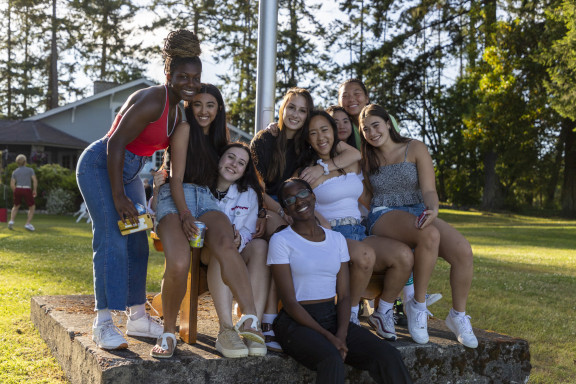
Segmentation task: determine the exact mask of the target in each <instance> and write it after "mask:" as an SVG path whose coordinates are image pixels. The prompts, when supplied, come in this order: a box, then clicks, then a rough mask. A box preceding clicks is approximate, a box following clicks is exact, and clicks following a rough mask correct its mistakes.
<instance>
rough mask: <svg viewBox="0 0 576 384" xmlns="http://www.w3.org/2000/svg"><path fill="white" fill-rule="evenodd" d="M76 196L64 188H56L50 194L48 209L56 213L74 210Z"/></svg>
mask: <svg viewBox="0 0 576 384" xmlns="http://www.w3.org/2000/svg"><path fill="white" fill-rule="evenodd" d="M73 198H74V196H73V195H72V193H71V192H69V191H66V190H64V189H62V188H55V189H53V190H51V191H50V193H49V194H48V199H47V201H46V210H47V211H48V213H51V214H54V215H62V214H65V213H68V212H70V211H72V210H74V205H73V204H74V200H73Z"/></svg>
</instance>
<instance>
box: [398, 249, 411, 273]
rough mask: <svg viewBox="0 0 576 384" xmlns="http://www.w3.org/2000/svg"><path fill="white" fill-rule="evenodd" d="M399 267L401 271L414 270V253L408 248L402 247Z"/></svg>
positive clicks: (399, 254) (399, 255)
mask: <svg viewBox="0 0 576 384" xmlns="http://www.w3.org/2000/svg"><path fill="white" fill-rule="evenodd" d="M397 262H398V266H399V268H400V269H401V270H412V269H413V268H414V252H412V249H410V248H408V247H402V249H401V250H400V252H399V253H398V258H397Z"/></svg>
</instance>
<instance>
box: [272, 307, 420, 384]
mask: <svg viewBox="0 0 576 384" xmlns="http://www.w3.org/2000/svg"><path fill="white" fill-rule="evenodd" d="M303 307H304V309H305V310H306V311H307V312H308V313H309V314H310V315H311V316H312V317H313V318H314V320H316V321H317V322H318V323H319V324H320V326H322V327H323V328H324V329H327V330H328V331H330V332H332V333H333V334H335V333H336V330H337V327H338V323H337V312H336V306H335V305H334V303H332V302H326V303H319V304H309V305H303ZM274 333H275V334H276V339H277V340H278V342H279V343H280V345H281V346H282V349H283V350H284V352H285V353H286V354H288V355H289V356H292V357H293V358H294V359H295V360H296V361H298V362H299V363H300V364H302V365H304V366H305V367H307V368H309V369H312V370H314V371H316V372H317V376H316V383H326V384H333V383H344V376H345V371H344V363H346V364H349V365H351V366H353V367H355V368H358V369H361V370H365V371H368V372H369V373H370V376H371V377H372V378H373V379H374V380H375V381H376V382H377V383H391V384H392V383H393V384H402V383H412V379H411V378H410V375H409V374H408V370H407V369H406V366H405V365H404V362H403V361H402V356H401V355H400V352H398V350H397V349H396V348H394V347H393V346H391V345H390V344H388V342H386V341H385V340H382V339H380V338H379V337H378V336H376V335H374V334H373V333H372V332H370V331H369V330H367V329H365V328H362V327H359V326H357V325H356V324H354V323H349V324H348V336H347V337H346V346H347V347H348V353H347V355H346V360H345V361H342V357H341V356H340V352H339V351H338V350H337V349H336V347H334V345H333V344H332V343H331V342H330V341H328V339H326V338H325V337H324V336H322V335H321V334H320V333H318V332H316V331H314V330H312V329H311V328H308V327H305V326H303V325H301V324H299V323H297V322H296V321H294V320H293V319H292V318H291V317H290V316H289V315H288V314H287V313H286V312H285V311H284V310H281V311H280V313H279V314H278V317H277V318H276V320H275V321H274Z"/></svg>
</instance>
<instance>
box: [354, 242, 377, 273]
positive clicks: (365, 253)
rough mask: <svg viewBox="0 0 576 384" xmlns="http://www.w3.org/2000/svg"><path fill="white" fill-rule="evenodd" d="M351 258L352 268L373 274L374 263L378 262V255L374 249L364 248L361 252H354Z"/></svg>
mask: <svg viewBox="0 0 576 384" xmlns="http://www.w3.org/2000/svg"><path fill="white" fill-rule="evenodd" d="M350 257H351V258H350V261H351V262H352V268H355V269H359V270H361V271H363V272H368V273H372V270H373V269H374V263H375V262H376V254H375V252H374V250H373V249H372V248H370V247H364V248H362V250H361V251H358V252H354V254H352V255H350Z"/></svg>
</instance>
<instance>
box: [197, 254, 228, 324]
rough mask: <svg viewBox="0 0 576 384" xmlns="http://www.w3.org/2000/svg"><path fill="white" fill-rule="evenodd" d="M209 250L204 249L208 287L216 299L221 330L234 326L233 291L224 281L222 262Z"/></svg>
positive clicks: (203, 256)
mask: <svg viewBox="0 0 576 384" xmlns="http://www.w3.org/2000/svg"><path fill="white" fill-rule="evenodd" d="M208 254H209V252H208V250H207V249H206V250H203V251H202V261H203V262H204V260H206V258H208V259H209V260H208V275H207V277H208V289H209V290H210V296H212V300H213V301H214V308H215V309H216V313H217V314H218V320H219V322H220V331H223V330H224V329H226V328H228V329H229V328H232V327H233V324H232V291H230V288H228V286H227V285H226V284H224V282H223V281H222V277H221V271H220V263H219V262H218V260H217V259H216V258H215V257H212V255H211V254H210V255H208Z"/></svg>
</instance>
